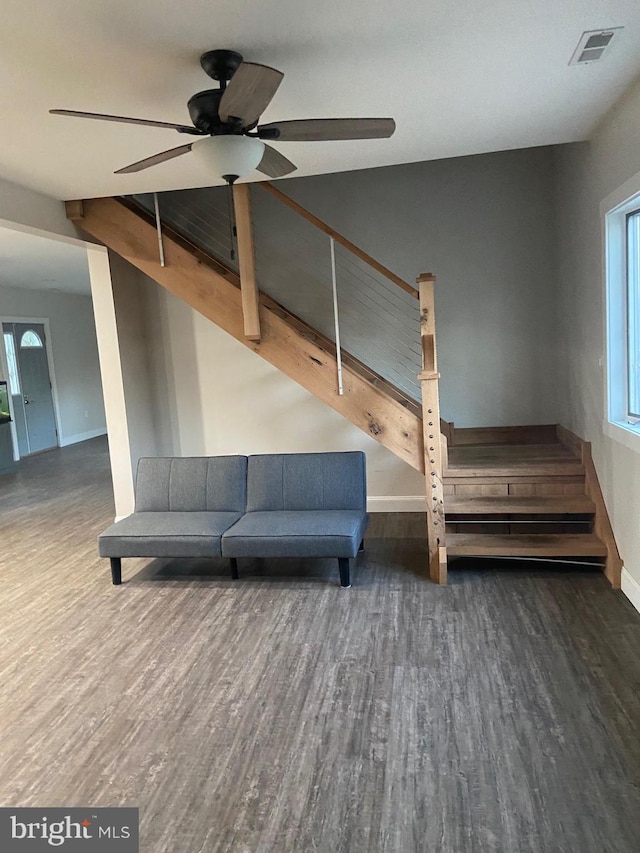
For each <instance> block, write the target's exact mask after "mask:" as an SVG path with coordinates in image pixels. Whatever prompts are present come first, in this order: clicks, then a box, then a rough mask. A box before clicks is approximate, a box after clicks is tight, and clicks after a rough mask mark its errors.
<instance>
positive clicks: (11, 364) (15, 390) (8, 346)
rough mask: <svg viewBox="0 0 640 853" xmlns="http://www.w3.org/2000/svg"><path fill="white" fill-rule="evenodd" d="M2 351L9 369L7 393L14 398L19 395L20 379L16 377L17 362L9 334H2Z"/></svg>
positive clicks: (12, 341) (14, 348)
mask: <svg viewBox="0 0 640 853" xmlns="http://www.w3.org/2000/svg"><path fill="white" fill-rule="evenodd" d="M4 350H5V352H6V354H7V367H8V369H9V391H10V393H11V394H12V395H13V396H15V395H16V394H19V393H20V378H19V376H18V362H17V361H16V347H15V343H14V340H13V335H12V334H11V332H5V333H4Z"/></svg>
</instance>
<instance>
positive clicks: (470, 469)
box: [445, 443, 584, 479]
mask: <svg viewBox="0 0 640 853" xmlns="http://www.w3.org/2000/svg"><path fill="white" fill-rule="evenodd" d="M583 474H584V467H583V465H582V461H581V460H580V459H578V458H577V457H576V456H575V455H574V454H573V453H572V452H571V450H569V449H568V448H567V447H565V446H564V445H562V444H559V443H557V444H500V445H498V444H496V445H469V446H466V447H456V446H455V445H454V446H453V447H451V448H450V449H449V465H448V468H447V471H446V475H445V477H446V478H452V477H455V478H460V477H468V478H469V479H478V478H481V477H509V476H512V477H524V476H541V477H549V476H551V477H555V476H557V477H560V476H565V477H566V476H580V475H583Z"/></svg>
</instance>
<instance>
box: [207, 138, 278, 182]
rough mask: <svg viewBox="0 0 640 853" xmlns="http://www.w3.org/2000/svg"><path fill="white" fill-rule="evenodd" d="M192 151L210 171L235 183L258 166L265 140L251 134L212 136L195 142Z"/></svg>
mask: <svg viewBox="0 0 640 853" xmlns="http://www.w3.org/2000/svg"><path fill="white" fill-rule="evenodd" d="M192 151H193V154H195V155H196V156H197V157H198V158H199V159H200V161H201V162H202V163H203V165H204V166H206V168H207V169H208V170H209V171H212V172H215V174H216V175H217V176H218V177H219V178H224V179H225V181H227V183H233V182H234V180H237V179H238V178H243V177H244V176H245V175H248V174H249V173H250V172H253V170H254V169H255V168H256V167H257V166H258V164H259V163H260V161H261V160H262V156H263V154H264V142H261V141H260V140H259V139H253V138H252V137H249V136H236V135H228V136H210V137H207V138H206V139H199V140H198V141H197V142H195V143H194V144H193V148H192Z"/></svg>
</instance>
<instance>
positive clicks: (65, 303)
mask: <svg viewBox="0 0 640 853" xmlns="http://www.w3.org/2000/svg"><path fill="white" fill-rule="evenodd" d="M87 275H88V270H87ZM0 317H12V318H18V317H32V318H48V320H49V330H50V336H51V348H52V352H53V370H54V372H55V382H56V389H57V398H58V405H59V415H60V424H59V427H60V435H59V441H60V444H61V445H65V444H71V443H73V442H76V441H82V440H83V439H86V438H91V437H92V436H95V435H101V434H103V433H104V432H105V431H106V424H105V413H104V405H103V400H102V386H101V383H100V369H99V364H98V349H97V343H96V332H95V322H94V318H93V306H92V304H91V297H90V296H78V295H75V294H69V293H54V292H52V291H50V290H30V289H26V288H13V287H0Z"/></svg>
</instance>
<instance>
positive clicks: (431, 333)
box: [416, 273, 447, 583]
mask: <svg viewBox="0 0 640 853" xmlns="http://www.w3.org/2000/svg"><path fill="white" fill-rule="evenodd" d="M416 281H417V282H418V287H419V288H420V339H421V342H422V373H419V374H418V379H419V380H420V384H421V386H422V425H423V437H424V471H425V476H426V480H427V536H428V539H429V577H430V578H431V580H432V581H435V582H436V583H446V582H447V549H446V542H445V527H444V524H445V520H444V489H443V486H442V472H443V468H444V465H443V461H444V460H443V453H442V444H443V443H442V441H441V433H440V401H439V397H438V379H439V378H440V374H439V373H438V356H437V352H436V315H435V300H434V284H435V277H434V276H433V275H431V273H423V274H422V275H420V276H418V278H417V279H416Z"/></svg>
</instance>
